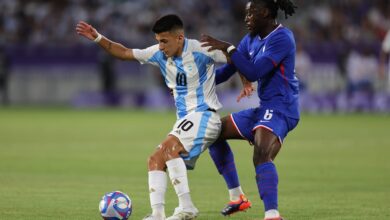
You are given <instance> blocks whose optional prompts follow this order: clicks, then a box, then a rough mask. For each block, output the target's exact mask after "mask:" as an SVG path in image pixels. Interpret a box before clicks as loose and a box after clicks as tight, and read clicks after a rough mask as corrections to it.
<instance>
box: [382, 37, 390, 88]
mask: <svg viewBox="0 0 390 220" xmlns="http://www.w3.org/2000/svg"><path fill="white" fill-rule="evenodd" d="M386 70H387V71H386ZM380 74H381V78H382V79H387V91H388V92H390V30H389V31H388V32H387V34H386V37H385V39H384V40H383V43H382V50H381V53H380Z"/></svg>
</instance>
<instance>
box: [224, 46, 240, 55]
mask: <svg viewBox="0 0 390 220" xmlns="http://www.w3.org/2000/svg"><path fill="white" fill-rule="evenodd" d="M236 50H237V49H236V47H235V46H234V45H230V46H229V47H228V48H227V49H226V52H227V53H228V54H229V56H231V55H232V54H233V53H234V51H236Z"/></svg>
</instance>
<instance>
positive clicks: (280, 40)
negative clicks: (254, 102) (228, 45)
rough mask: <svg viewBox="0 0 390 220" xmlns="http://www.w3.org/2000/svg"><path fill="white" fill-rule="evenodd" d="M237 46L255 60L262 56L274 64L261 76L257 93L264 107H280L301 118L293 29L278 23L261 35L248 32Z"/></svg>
mask: <svg viewBox="0 0 390 220" xmlns="http://www.w3.org/2000/svg"><path fill="white" fill-rule="evenodd" d="M237 50H238V51H239V52H240V53H241V54H243V55H244V56H245V57H246V58H247V59H248V60H250V61H251V62H252V63H256V61H257V60H259V59H260V58H262V57H267V58H268V59H270V60H271V61H272V63H273V65H274V69H273V70H272V73H271V74H266V75H265V76H264V77H262V78H260V79H258V81H257V82H258V89H257V93H258V96H259V98H260V104H261V107H262V108H270V109H275V110H278V111H280V112H282V113H284V114H285V115H286V116H288V117H291V118H296V119H299V106H298V93H299V89H298V87H299V82H298V79H297V77H296V75H295V50H296V46H295V40H294V36H293V33H292V32H291V31H290V30H289V29H288V28H286V27H283V26H282V25H279V26H278V27H277V28H276V29H275V30H274V31H272V32H271V33H270V34H268V35H267V36H266V37H264V38H263V39H261V38H260V37H259V36H258V35H256V36H251V35H250V34H248V35H246V36H245V37H244V38H243V39H242V40H241V42H240V44H239V46H238V47H237Z"/></svg>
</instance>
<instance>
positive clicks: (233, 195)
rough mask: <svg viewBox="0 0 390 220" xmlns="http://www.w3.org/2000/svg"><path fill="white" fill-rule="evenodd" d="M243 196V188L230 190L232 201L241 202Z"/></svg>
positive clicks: (238, 187)
mask: <svg viewBox="0 0 390 220" xmlns="http://www.w3.org/2000/svg"><path fill="white" fill-rule="evenodd" d="M241 194H244V192H243V191H242V189H241V186H237V187H236V188H233V189H229V196H230V201H237V200H239V199H240V195H241Z"/></svg>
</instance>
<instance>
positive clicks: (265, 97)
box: [202, 0, 299, 220]
mask: <svg viewBox="0 0 390 220" xmlns="http://www.w3.org/2000/svg"><path fill="white" fill-rule="evenodd" d="M295 8H296V6H295V5H294V4H293V3H292V2H291V1H290V0H250V1H249V2H248V3H247V5H246V16H245V22H246V26H247V28H248V30H249V34H247V35H246V36H245V37H244V38H243V39H242V40H241V42H240V44H239V45H238V47H237V49H236V48H235V47H234V46H233V45H231V44H230V43H227V42H224V41H220V40H217V39H214V38H212V37H210V36H208V35H204V36H203V37H202V41H203V42H204V44H203V45H204V46H207V47H210V49H209V50H210V51H211V50H215V49H218V50H221V51H226V52H227V53H228V54H229V56H230V59H231V62H232V63H231V64H226V65H225V66H223V67H221V68H220V69H218V70H217V77H216V81H217V83H221V82H223V81H225V80H227V79H228V78H229V77H230V76H231V75H233V74H234V73H235V72H236V71H239V72H240V73H241V74H242V75H243V76H245V77H246V79H248V80H249V81H251V82H255V81H257V83H258V90H257V93H258V96H259V98H260V106H259V107H257V108H253V109H247V110H244V111H240V112H237V113H233V114H231V115H230V116H228V117H225V118H223V119H222V133H221V135H220V137H219V139H218V141H217V142H216V143H214V144H213V145H212V146H211V147H210V148H209V150H210V154H211V157H212V158H213V160H214V162H215V164H216V166H217V168H218V170H219V171H220V173H221V174H222V175H223V176H224V178H225V180H226V181H227V182H228V186H230V187H237V186H239V182H238V178H237V172H236V170H235V165H234V158H233V154H232V153H231V150H230V147H229V145H228V144H227V142H226V140H227V139H246V140H248V141H250V142H251V143H253V150H254V151H253V164H254V166H255V170H256V181H257V187H258V191H259V195H260V198H261V199H262V200H263V203H264V208H265V220H281V219H282V217H281V216H280V214H279V211H278V174H277V171H276V167H275V165H274V163H273V161H274V159H275V157H276V155H277V154H278V152H279V150H280V149H281V146H282V143H283V139H284V138H285V137H286V135H287V133H288V132H289V131H291V130H292V129H294V128H295V127H296V126H297V124H298V121H299V110H298V84H299V83H298V79H297V78H296V76H295V72H294V66H295V40H294V36H293V33H292V32H291V31H290V30H289V29H288V28H286V27H284V26H282V25H281V24H279V23H278V22H277V21H276V17H277V14H278V10H279V9H280V10H282V11H284V12H285V16H286V18H287V16H288V15H290V16H291V15H292V14H293V13H294V12H295ZM227 161H230V162H231V163H230V164H229V163H227ZM235 204H236V203H234V202H232V203H229V204H228V206H227V207H226V209H224V210H223V211H222V214H227V215H228V214H230V213H232V212H234V211H237V210H238V207H236V205H235Z"/></svg>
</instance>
